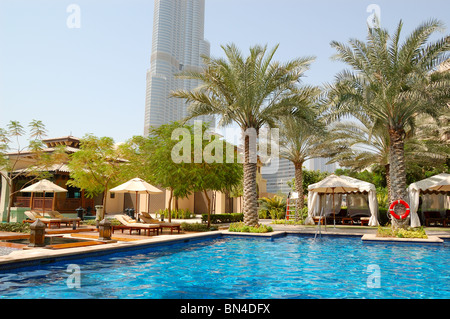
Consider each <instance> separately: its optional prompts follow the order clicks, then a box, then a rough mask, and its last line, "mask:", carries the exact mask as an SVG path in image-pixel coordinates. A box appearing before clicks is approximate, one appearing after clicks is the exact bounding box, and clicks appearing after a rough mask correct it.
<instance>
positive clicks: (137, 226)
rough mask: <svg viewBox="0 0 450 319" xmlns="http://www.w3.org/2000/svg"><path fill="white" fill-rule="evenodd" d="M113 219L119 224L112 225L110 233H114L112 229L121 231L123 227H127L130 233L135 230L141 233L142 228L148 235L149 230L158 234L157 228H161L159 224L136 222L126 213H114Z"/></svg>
mask: <svg viewBox="0 0 450 319" xmlns="http://www.w3.org/2000/svg"><path fill="white" fill-rule="evenodd" d="M114 218H115V219H117V220H118V221H119V222H120V223H121V225H119V226H112V233H113V234H114V230H116V229H121V230H122V233H123V231H124V230H125V229H128V230H129V231H130V234H131V233H132V232H133V231H134V230H136V231H138V232H139V234H140V233H141V230H144V232H147V234H148V235H150V232H153V233H156V235H159V230H160V229H161V226H160V225H159V224H143V223H138V222H136V221H135V220H133V219H131V217H129V216H127V215H115V216H114Z"/></svg>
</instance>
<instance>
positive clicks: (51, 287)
mask: <svg viewBox="0 0 450 319" xmlns="http://www.w3.org/2000/svg"><path fill="white" fill-rule="evenodd" d="M69 264H72V265H76V267H79V268H78V269H79V270H80V276H79V284H80V288H76V287H73V285H71V284H70V283H71V280H73V279H74V278H75V277H74V273H73V271H68V265H69ZM449 264H450V248H449V245H448V243H445V244H440V245H409V244H390V243H377V244H365V243H363V242H362V241H361V239H360V238H352V237H326V236H324V237H323V238H322V239H320V240H317V241H314V240H313V238H312V237H307V236H297V235H288V236H285V237H279V238H273V239H265V238H253V237H251V238H250V237H249V238H244V237H230V236H221V237H217V238H214V239H203V240H199V241H192V242H189V243H177V244H172V245H163V246H157V247H150V248H146V249H142V250H138V251H133V252H121V253H115V254H112V255H107V256H103V257H98V258H86V259H74V260H71V261H69V262H57V263H54V264H49V265H45V266H39V267H29V268H21V269H17V270H14V271H8V272H2V273H0V297H2V298H32V299H34V298H36V299H37V298H82V299H85V298H103V299H106V298H122V299H138V298H155V299H162V298H163V299H185V298H189V299H230V298H231V299H238V298H239V299H268V298H272V299H286V298H370V299H386V298H413V299H419V298H420V299H422V298H435V299H442V298H444V299H447V298H450V284H449V283H450V269H449V267H448V265H449ZM71 267H72V268H69V269H74V268H73V266H71Z"/></svg>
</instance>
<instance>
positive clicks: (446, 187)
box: [429, 177, 450, 192]
mask: <svg viewBox="0 0 450 319" xmlns="http://www.w3.org/2000/svg"><path fill="white" fill-rule="evenodd" d="M429 189H431V190H434V191H441V192H450V177H447V178H446V179H444V180H442V181H440V182H439V183H437V184H436V185H434V186H432V187H430V188H429Z"/></svg>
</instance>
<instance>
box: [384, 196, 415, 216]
mask: <svg viewBox="0 0 450 319" xmlns="http://www.w3.org/2000/svg"><path fill="white" fill-rule="evenodd" d="M399 204H401V205H403V206H405V207H406V212H405V213H404V214H403V215H401V216H399V215H397V214H396V213H395V212H394V207H395V206H397V205H399ZM389 213H390V214H391V215H392V216H393V217H394V218H395V219H401V220H403V219H406V217H408V216H409V214H410V213H411V209H410V208H409V204H408V203H407V202H405V201H404V200H401V199H399V200H396V201H394V202H393V203H392V204H391V206H390V207H389Z"/></svg>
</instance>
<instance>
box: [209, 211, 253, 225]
mask: <svg viewBox="0 0 450 319" xmlns="http://www.w3.org/2000/svg"><path fill="white" fill-rule="evenodd" d="M243 220H244V214H242V213H233V214H211V223H212V224H223V223H236V222H241V221H243ZM207 221H208V214H202V222H207Z"/></svg>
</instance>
